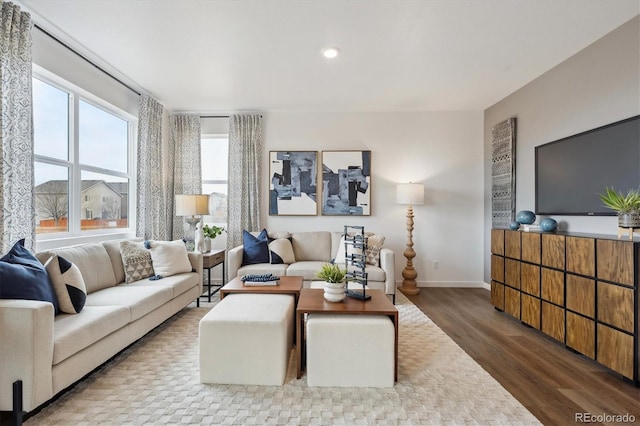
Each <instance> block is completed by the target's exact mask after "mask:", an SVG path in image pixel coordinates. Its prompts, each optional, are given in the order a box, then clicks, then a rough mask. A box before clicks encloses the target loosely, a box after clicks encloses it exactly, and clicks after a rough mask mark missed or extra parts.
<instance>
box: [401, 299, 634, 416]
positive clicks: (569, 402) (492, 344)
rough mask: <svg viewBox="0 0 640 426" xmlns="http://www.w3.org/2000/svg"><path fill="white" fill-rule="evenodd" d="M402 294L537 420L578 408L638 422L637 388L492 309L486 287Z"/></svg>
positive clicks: (572, 414) (563, 414) (574, 410)
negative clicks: (633, 418) (626, 416)
mask: <svg viewBox="0 0 640 426" xmlns="http://www.w3.org/2000/svg"><path fill="white" fill-rule="evenodd" d="M408 297H409V299H411V301H413V303H415V304H416V306H418V307H419V308H420V309H421V310H422V311H423V312H424V313H426V314H427V316H429V317H430V318H431V319H432V320H433V322H435V323H436V324H437V325H438V326H439V327H440V328H441V329H442V330H444V331H445V332H446V333H447V334H448V335H449V336H450V337H451V338H452V339H453V340H454V341H455V342H456V343H457V344H458V345H459V346H460V347H461V348H462V349H464V351H465V352H466V353H467V354H469V355H470V356H471V357H472V358H473V359H474V360H475V361H476V362H477V363H478V364H480V365H481V366H482V367H483V368H484V369H485V370H486V371H487V372H489V374H491V375H492V376H493V377H494V378H495V379H496V380H497V381H498V382H500V384H502V386H503V387H504V388H505V389H506V390H507V391H509V392H510V393H511V394H512V395H513V396H514V397H515V398H516V399H518V401H520V402H521V403H522V404H523V405H524V406H525V407H527V409H528V410H529V411H531V413H533V415H534V416H536V417H537V418H538V419H539V420H540V421H541V422H542V423H543V424H545V425H568V424H575V423H582V422H581V421H576V415H578V413H588V414H590V415H592V416H601V415H611V416H615V415H624V414H628V415H630V416H631V415H632V416H634V417H635V422H631V424H640V388H637V387H635V386H634V385H633V384H631V383H629V382H627V381H624V380H623V379H622V378H621V376H618V375H616V374H615V373H612V372H610V371H609V370H607V369H606V368H604V367H602V366H600V365H598V364H596V363H595V362H593V361H591V360H589V359H587V358H585V357H583V356H582V355H579V354H576V353H573V352H570V351H568V350H566V349H565V348H564V346H563V345H561V344H559V343H556V342H555V341H554V340H552V339H551V338H549V337H546V336H545V335H543V334H542V333H540V332H538V331H537V330H535V329H532V328H528V327H526V326H524V325H522V324H521V323H520V322H519V321H516V320H515V319H513V318H512V317H509V316H508V315H506V314H504V313H502V312H499V311H497V310H495V309H494V308H493V306H492V305H491V303H490V300H489V298H490V292H489V291H487V290H484V289H468V288H421V292H420V294H419V295H417V296H408ZM479 391H481V390H479ZM615 420H616V419H615V418H610V419H609V422H605V423H597V422H595V423H594V422H591V423H592V424H607V423H608V424H614V423H615ZM617 420H621V419H617ZM618 423H622V422H620V421H619V422H618Z"/></svg>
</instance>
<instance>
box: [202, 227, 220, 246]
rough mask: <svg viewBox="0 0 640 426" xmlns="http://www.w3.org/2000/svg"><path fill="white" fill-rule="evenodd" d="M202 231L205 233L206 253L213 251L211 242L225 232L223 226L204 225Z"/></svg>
mask: <svg viewBox="0 0 640 426" xmlns="http://www.w3.org/2000/svg"><path fill="white" fill-rule="evenodd" d="M202 231H203V232H204V251H205V252H209V251H211V240H213V239H215V238H216V237H217V236H218V235H221V234H222V233H223V232H224V228H223V227H222V226H215V225H212V226H209V225H204V227H203V228H202Z"/></svg>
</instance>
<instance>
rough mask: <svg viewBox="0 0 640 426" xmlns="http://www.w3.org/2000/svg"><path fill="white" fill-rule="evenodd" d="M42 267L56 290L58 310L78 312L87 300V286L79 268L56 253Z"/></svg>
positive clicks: (68, 312)
mask: <svg viewBox="0 0 640 426" xmlns="http://www.w3.org/2000/svg"><path fill="white" fill-rule="evenodd" d="M44 267H45V269H46V270H47V273H48V274H49V279H50V280H51V284H52V285H53V289H54V290H55V292H56V297H57V298H58V307H59V309H60V312H63V313H65V314H77V313H79V312H80V311H81V310H82V308H84V304H85V302H86V301H87V288H86V286H85V285H84V279H83V278H82V273H81V272H80V269H79V268H78V267H77V266H76V265H74V264H73V263H71V262H69V261H68V260H67V259H65V258H64V257H62V256H58V255H57V254H54V255H53V256H51V257H50V258H49V259H48V260H47V262H46V263H45V264H44Z"/></svg>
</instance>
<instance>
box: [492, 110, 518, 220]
mask: <svg viewBox="0 0 640 426" xmlns="http://www.w3.org/2000/svg"><path fill="white" fill-rule="evenodd" d="M491 133H492V138H491V225H492V226H493V227H499V228H507V227H508V226H509V224H510V223H511V221H512V220H514V219H515V215H516V119H515V117H512V118H509V119H507V120H504V121H502V122H500V123H498V124H496V125H495V126H493V128H492V129H491Z"/></svg>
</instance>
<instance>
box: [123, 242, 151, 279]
mask: <svg viewBox="0 0 640 426" xmlns="http://www.w3.org/2000/svg"><path fill="white" fill-rule="evenodd" d="M120 254H121V255H122V256H121V257H122V265H123V267H124V282H125V283H127V284H130V283H132V282H135V281H138V280H141V279H144V278H148V277H152V276H153V275H155V272H154V271H153V263H152V261H151V252H150V251H149V250H147V249H146V248H144V245H143V243H134V242H133V241H126V240H123V241H120Z"/></svg>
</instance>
